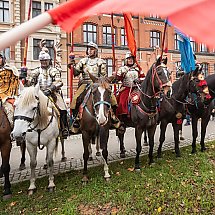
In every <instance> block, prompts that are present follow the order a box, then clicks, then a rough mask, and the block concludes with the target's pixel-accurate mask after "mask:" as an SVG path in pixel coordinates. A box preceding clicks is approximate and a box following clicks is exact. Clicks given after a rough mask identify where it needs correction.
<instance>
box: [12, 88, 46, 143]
mask: <svg viewBox="0 0 215 215" xmlns="http://www.w3.org/2000/svg"><path fill="white" fill-rule="evenodd" d="M47 101H48V98H47V97H46V96H45V95H44V94H43V93H42V91H40V87H39V84H37V85H36V86H35V87H34V86H32V87H25V88H24V89H20V94H19V97H18V98H17V99H16V101H15V103H14V106H15V111H14V128H13V131H12V133H11V135H12V136H13V137H14V138H15V139H16V140H17V141H23V140H24V139H25V136H26V132H28V131H29V129H30V128H31V126H35V123H36V124H37V125H42V124H44V123H46V122H47V119H48V116H49V112H48V110H47V111H44V110H45V109H47V103H48V102H47Z"/></svg>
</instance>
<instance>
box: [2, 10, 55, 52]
mask: <svg viewBox="0 0 215 215" xmlns="http://www.w3.org/2000/svg"><path fill="white" fill-rule="evenodd" d="M50 23H52V18H51V15H49V13H47V12H45V13H42V14H40V15H38V16H36V17H34V18H33V19H30V20H29V21H27V22H24V23H22V24H21V25H19V26H16V27H15V28H12V29H11V30H9V31H7V32H5V33H3V34H1V36H0V50H4V49H5V48H7V47H9V46H11V45H13V44H16V43H17V41H19V40H23V39H24V38H26V37H27V36H28V35H30V34H33V33H34V32H36V31H38V30H40V29H41V28H43V27H44V26H46V25H48V24H50Z"/></svg>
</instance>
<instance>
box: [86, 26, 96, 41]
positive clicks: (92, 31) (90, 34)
mask: <svg viewBox="0 0 215 215" xmlns="http://www.w3.org/2000/svg"><path fill="white" fill-rule="evenodd" d="M83 33H84V43H89V42H94V43H97V26H96V25H93V24H84V25H83Z"/></svg>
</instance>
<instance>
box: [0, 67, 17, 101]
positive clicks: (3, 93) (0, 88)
mask: <svg viewBox="0 0 215 215" xmlns="http://www.w3.org/2000/svg"><path fill="white" fill-rule="evenodd" d="M18 86H19V80H18V76H16V75H14V73H13V71H12V70H8V69H5V68H1V69H0V98H1V99H3V100H4V99H6V98H7V97H12V96H15V95H17V93H18Z"/></svg>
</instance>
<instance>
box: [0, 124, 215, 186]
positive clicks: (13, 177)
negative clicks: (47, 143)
mask: <svg viewBox="0 0 215 215" xmlns="http://www.w3.org/2000/svg"><path fill="white" fill-rule="evenodd" d="M214 126H215V121H210V122H209V125H208V127H207V133H206V142H207V141H210V140H215V127H214ZM198 131H199V134H200V121H199V123H198ZM159 133H160V129H159V126H158V127H157V130H156V134H155V147H154V152H156V151H157V148H158V144H159ZM183 136H184V137H185V140H183V141H180V147H183V146H187V145H191V141H192V129H191V126H183ZM199 139H200V136H198V139H197V142H199ZM142 142H143V138H142ZM125 147H126V150H127V152H126V158H125V159H127V158H133V157H135V154H136V150H135V148H136V143H135V136H134V129H133V128H128V129H127V131H126V134H125ZM92 148H93V160H92V161H89V162H88V166H89V167H92V166H97V165H101V163H102V159H101V157H97V156H96V155H95V152H96V149H95V146H94V145H93V147H92ZM199 148H200V147H199V145H198V149H199ZM172 149H174V138H173V129H172V126H171V124H169V125H168V127H167V131H166V140H165V143H164V145H163V150H172ZM65 151H66V157H67V160H66V161H65V162H61V144H60V143H59V145H58V151H57V153H56V155H55V156H54V162H55V163H54V174H58V173H61V172H67V171H70V170H73V169H82V168H83V159H82V155H83V147H82V139H81V135H72V136H70V137H69V138H68V139H67V140H66V141H65ZM108 151H109V157H108V160H109V162H113V161H116V160H122V159H121V158H120V156H119V142H118V138H117V137H116V132H115V130H111V131H110V137H109V142H108ZM45 153H46V151H45V149H44V150H42V151H41V150H39V149H38V155H37V168H36V177H37V178H40V177H44V176H46V175H48V171H47V170H45V169H43V165H44V163H45ZM142 154H148V146H144V145H143V148H142ZM182 156H183V155H182ZM20 159H21V153H20V148H19V147H18V146H16V144H15V143H13V148H12V151H11V157H10V165H11V172H10V181H11V183H18V182H20V181H24V180H29V178H30V165H29V160H30V159H29V155H28V152H26V169H25V170H22V171H20V170H19V164H20ZM0 183H1V184H3V178H1V179H0Z"/></svg>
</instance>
